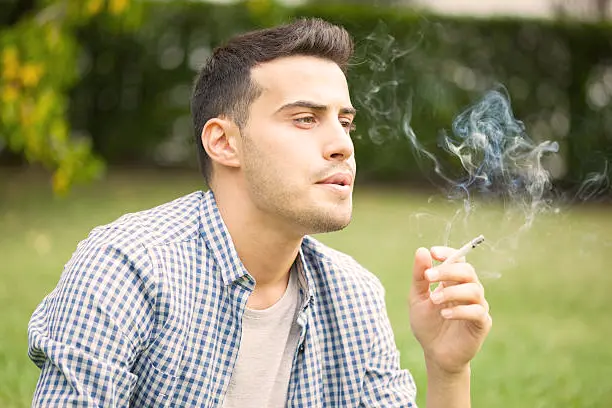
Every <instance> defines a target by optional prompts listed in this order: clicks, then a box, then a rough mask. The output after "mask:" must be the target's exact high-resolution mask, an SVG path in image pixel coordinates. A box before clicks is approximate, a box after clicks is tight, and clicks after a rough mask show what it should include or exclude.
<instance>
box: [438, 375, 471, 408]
mask: <svg viewBox="0 0 612 408" xmlns="http://www.w3.org/2000/svg"><path fill="white" fill-rule="evenodd" d="M470 406H471V402H470V367H469V365H468V366H466V367H465V369H464V370H462V371H460V372H458V373H447V372H444V371H442V370H440V369H438V368H436V367H432V366H431V365H429V364H428V365H427V408H442V407H444V408H469V407H470Z"/></svg>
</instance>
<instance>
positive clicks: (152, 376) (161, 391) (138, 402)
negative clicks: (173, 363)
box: [130, 357, 176, 407]
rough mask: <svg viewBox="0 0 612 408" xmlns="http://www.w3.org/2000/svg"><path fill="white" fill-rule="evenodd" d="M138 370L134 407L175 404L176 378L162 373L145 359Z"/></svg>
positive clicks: (131, 402) (131, 403)
mask: <svg viewBox="0 0 612 408" xmlns="http://www.w3.org/2000/svg"><path fill="white" fill-rule="evenodd" d="M142 360H143V361H142V363H141V365H140V368H139V370H138V381H137V382H136V387H135V392H134V393H133V394H132V399H131V401H130V406H132V407H170V406H173V404H174V399H175V398H174V392H175V388H176V377H175V376H173V375H170V374H168V373H166V372H164V371H161V370H160V369H159V368H157V367H156V366H155V364H153V363H152V362H151V360H149V358H147V357H145V358H143V359H142Z"/></svg>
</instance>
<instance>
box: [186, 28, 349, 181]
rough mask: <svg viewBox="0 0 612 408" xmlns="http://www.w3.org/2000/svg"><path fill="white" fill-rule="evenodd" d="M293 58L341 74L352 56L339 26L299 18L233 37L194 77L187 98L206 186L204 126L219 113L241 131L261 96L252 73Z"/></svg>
mask: <svg viewBox="0 0 612 408" xmlns="http://www.w3.org/2000/svg"><path fill="white" fill-rule="evenodd" d="M294 55H304V56H314V57H319V58H322V59H326V60H330V61H332V62H335V63H336V64H337V65H338V66H339V67H340V69H342V71H343V72H345V73H346V71H347V69H348V65H349V61H350V59H351V57H352V55H353V40H352V38H351V36H350V34H349V33H348V32H347V31H346V30H345V29H344V28H342V27H340V26H336V25H333V24H331V23H329V22H327V21H325V20H322V19H319V18H308V19H306V18H302V19H298V20H295V21H294V22H292V23H290V24H286V25H281V26H277V27H273V28H267V29H261V30H256V31H251V32H248V33H245V34H242V35H239V36H236V37H233V38H232V39H230V40H229V42H227V43H226V44H225V45H223V46H220V47H217V48H216V49H215V50H214V51H213V53H212V55H211V56H210V58H209V59H208V61H207V62H206V64H205V65H204V66H203V68H202V69H201V71H200V73H199V75H198V77H197V79H196V82H195V87H194V89H193V95H192V97H191V114H192V118H193V125H194V130H195V141H196V146H197V149H198V159H199V162H200V169H201V171H202V175H203V176H204V178H205V179H206V181H207V182H210V176H211V170H212V166H211V163H210V158H209V157H208V155H207V154H206V151H205V150H204V147H203V146H202V141H201V133H202V128H203V127H204V125H205V124H206V122H207V121H208V120H210V119H212V118H214V117H219V116H222V115H223V116H226V117H228V118H230V119H231V120H233V121H234V122H235V123H236V124H237V125H238V127H239V128H240V129H242V128H243V127H244V126H246V124H247V122H248V112H249V107H250V105H251V103H253V101H254V100H255V99H257V97H258V96H259V95H260V94H261V89H260V88H259V87H258V85H257V84H256V83H254V82H253V81H252V80H251V69H252V68H253V67H254V66H256V65H258V64H261V63H264V62H268V61H272V60H274V59H277V58H282V57H288V56H294Z"/></svg>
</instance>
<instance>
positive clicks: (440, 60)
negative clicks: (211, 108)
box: [71, 0, 612, 192]
mask: <svg viewBox="0 0 612 408" xmlns="http://www.w3.org/2000/svg"><path fill="white" fill-rule="evenodd" d="M296 16H319V17H323V18H325V19H328V20H330V21H332V22H335V23H339V24H342V25H344V26H345V27H346V28H347V29H348V30H349V31H350V32H351V33H352V34H353V36H354V38H355V40H356V45H357V51H356V55H355V60H354V65H353V67H352V68H351V70H350V72H349V83H350V86H351V92H352V93H351V94H352V99H353V103H354V104H355V105H356V107H357V109H358V111H359V114H358V119H357V128H358V130H357V131H356V132H355V144H356V151H357V160H358V163H359V172H360V178H361V179H369V180H377V181H410V182H419V181H426V182H428V183H429V182H434V183H438V181H439V180H437V179H436V176H435V175H434V174H433V166H432V163H431V162H430V161H428V159H427V158H426V157H423V156H422V155H418V154H416V152H415V150H414V148H413V147H412V145H411V144H410V143H409V142H408V138H407V134H406V132H405V128H406V125H409V126H410V127H411V128H412V129H413V130H414V132H415V134H416V135H417V137H418V140H419V141H420V143H422V145H423V146H424V147H425V148H427V149H428V150H430V151H431V152H432V153H434V154H435V155H436V156H439V157H440V159H441V163H442V165H443V166H444V168H445V169H447V171H448V172H449V174H450V175H451V176H452V177H454V176H455V175H456V176H459V173H460V172H459V171H458V166H457V163H456V162H455V161H453V159H452V158H450V157H448V156H445V154H444V152H443V151H442V149H440V148H439V147H438V139H439V136H440V134H441V132H443V131H448V130H450V128H451V125H452V121H453V118H455V117H456V115H457V114H459V113H460V112H461V111H462V110H464V109H465V108H466V107H467V106H469V105H470V104H472V103H474V102H475V101H477V100H478V99H479V98H480V97H481V96H482V95H483V94H484V93H485V92H486V91H488V90H489V89H492V88H495V87H497V86H499V85H503V86H505V87H506V88H507V90H508V93H509V95H510V97H511V99H512V107H513V109H514V112H515V115H516V117H517V118H518V119H520V120H522V121H524V123H525V125H526V129H527V133H528V134H529V136H530V137H531V138H532V139H533V140H534V141H536V142H538V141H544V140H556V141H558V142H559V143H560V146H561V150H560V153H559V154H558V155H556V156H554V157H553V158H549V159H550V161H548V162H547V163H546V165H547V166H549V167H550V169H551V172H552V173H553V174H554V175H555V176H556V178H557V179H558V183H559V184H561V185H563V186H565V187H567V188H569V189H572V188H577V187H578V186H579V184H580V183H581V181H583V180H584V179H585V177H587V176H588V175H589V174H590V173H592V172H597V173H599V174H600V175H603V173H605V172H607V173H608V175H609V174H612V173H610V171H611V170H610V168H609V167H608V166H607V160H610V159H611V158H612V103H611V101H612V26H610V25H607V24H601V23H598V24H593V23H571V22H562V21H558V22H553V21H538V20H510V19H495V20H483V19H468V18H450V17H444V18H443V17H434V16H430V15H418V14H415V13H413V12H411V11H410V10H403V9H382V8H374V7H366V6H352V5H333V6H321V5H316V6H314V5H310V6H302V7H299V8H281V7H279V6H277V5H275V4H274V3H270V2H266V1H263V0H260V1H251V2H247V3H244V4H238V5H229V6H228V5H211V4H207V3H198V2H190V3H187V4H185V3H157V2H155V3H152V4H151V5H150V6H149V9H148V15H147V18H146V19H145V21H146V22H145V24H144V26H143V27H142V29H141V30H140V31H139V32H138V33H135V34H134V33H131V34H125V35H118V34H116V33H112V34H111V33H109V32H106V31H104V30H103V29H102V28H101V27H100V26H96V25H92V26H90V27H87V28H86V29H85V30H84V31H82V32H81V34H80V39H81V42H82V44H83V45H84V47H85V52H84V54H83V56H82V58H81V62H80V67H79V68H80V70H81V72H82V73H83V74H84V77H83V80H82V81H81V82H80V84H79V85H78V86H77V87H76V88H75V89H74V92H73V94H72V105H71V106H72V108H71V121H72V123H73V125H74V128H75V130H77V131H78V132H82V133H85V134H87V135H88V136H91V137H92V138H93V141H94V146H95V149H96V150H97V152H98V153H100V154H102V156H103V157H104V158H106V159H107V160H108V161H109V162H111V163H126V162H129V163H156V164H164V165H181V166H182V165H195V163H196V156H195V147H194V146H193V141H192V140H193V136H192V135H193V132H192V129H191V121H190V117H189V95H190V90H191V85H192V82H193V78H194V75H195V73H196V70H197V69H198V67H199V66H200V65H201V64H202V63H203V62H204V61H205V59H206V57H207V56H208V55H209V54H210V52H211V50H212V49H213V48H214V47H215V46H216V45H218V44H219V43H220V42H222V41H223V40H225V39H227V38H228V37H230V36H231V35H233V34H235V33H239V32H242V31H245V30H249V29H252V28H256V27H262V26H269V25H272V24H275V23H278V22H282V21H288V20H289V19H291V18H294V17H296ZM598 188H599V187H598ZM608 192H609V191H608Z"/></svg>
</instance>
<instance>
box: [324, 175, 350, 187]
mask: <svg viewBox="0 0 612 408" xmlns="http://www.w3.org/2000/svg"><path fill="white" fill-rule="evenodd" d="M317 184H335V185H338V186H350V185H352V184H353V175H352V174H351V173H334V174H332V175H331V176H329V177H327V178H326V179H323V180H321V181H319V182H318V183H317Z"/></svg>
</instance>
